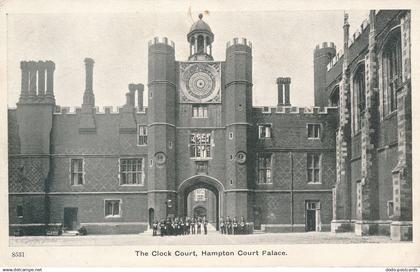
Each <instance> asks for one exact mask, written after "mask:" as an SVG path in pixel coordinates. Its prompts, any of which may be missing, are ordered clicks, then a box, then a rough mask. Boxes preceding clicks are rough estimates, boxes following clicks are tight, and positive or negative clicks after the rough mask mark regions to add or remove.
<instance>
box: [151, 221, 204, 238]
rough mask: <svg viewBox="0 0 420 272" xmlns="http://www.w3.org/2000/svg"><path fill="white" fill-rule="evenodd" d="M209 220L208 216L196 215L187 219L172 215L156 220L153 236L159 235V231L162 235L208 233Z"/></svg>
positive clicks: (153, 226)
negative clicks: (172, 217)
mask: <svg viewBox="0 0 420 272" xmlns="http://www.w3.org/2000/svg"><path fill="white" fill-rule="evenodd" d="M207 225H208V221H207V219H206V217H205V216H204V217H203V218H201V217H194V218H189V217H186V218H185V219H183V218H181V217H175V218H174V219H171V218H170V217H168V218H166V219H162V220H160V222H159V221H157V220H155V221H154V222H153V225H152V229H153V236H157V235H158V232H159V233H160V236H170V235H189V234H202V232H203V234H205V235H206V234H207Z"/></svg>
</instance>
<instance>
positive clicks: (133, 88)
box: [127, 83, 137, 107]
mask: <svg viewBox="0 0 420 272" xmlns="http://www.w3.org/2000/svg"><path fill="white" fill-rule="evenodd" d="M128 90H129V91H130V92H129V93H128V94H129V95H130V97H129V100H127V105H130V106H133V107H134V106H135V104H134V103H135V97H136V90H137V85H136V84H133V83H130V84H128ZM127 98H128V97H127Z"/></svg>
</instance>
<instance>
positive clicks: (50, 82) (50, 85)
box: [45, 60, 55, 98]
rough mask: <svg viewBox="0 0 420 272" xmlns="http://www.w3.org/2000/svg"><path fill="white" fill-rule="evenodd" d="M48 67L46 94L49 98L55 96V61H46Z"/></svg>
mask: <svg viewBox="0 0 420 272" xmlns="http://www.w3.org/2000/svg"><path fill="white" fill-rule="evenodd" d="M45 65H46V69H47V91H46V93H45V96H47V97H49V98H54V69H55V64H54V62H52V61H50V60H48V61H46V62H45Z"/></svg>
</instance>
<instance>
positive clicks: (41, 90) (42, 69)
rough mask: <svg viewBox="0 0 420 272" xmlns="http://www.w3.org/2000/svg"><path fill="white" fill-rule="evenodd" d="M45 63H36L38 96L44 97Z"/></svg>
mask: <svg viewBox="0 0 420 272" xmlns="http://www.w3.org/2000/svg"><path fill="white" fill-rule="evenodd" d="M45 71H46V66H45V62H43V61H38V95H39V96H44V95H45Z"/></svg>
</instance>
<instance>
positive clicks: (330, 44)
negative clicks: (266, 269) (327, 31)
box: [314, 42, 336, 52]
mask: <svg viewBox="0 0 420 272" xmlns="http://www.w3.org/2000/svg"><path fill="white" fill-rule="evenodd" d="M326 48H334V49H335V48H336V46H335V44H334V43H333V42H323V43H320V44H317V45H316V46H315V49H314V52H315V51H316V50H319V49H326Z"/></svg>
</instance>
